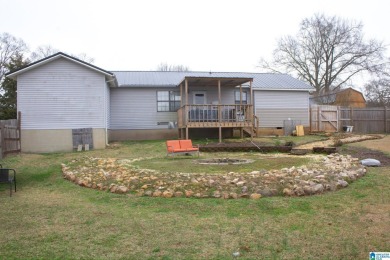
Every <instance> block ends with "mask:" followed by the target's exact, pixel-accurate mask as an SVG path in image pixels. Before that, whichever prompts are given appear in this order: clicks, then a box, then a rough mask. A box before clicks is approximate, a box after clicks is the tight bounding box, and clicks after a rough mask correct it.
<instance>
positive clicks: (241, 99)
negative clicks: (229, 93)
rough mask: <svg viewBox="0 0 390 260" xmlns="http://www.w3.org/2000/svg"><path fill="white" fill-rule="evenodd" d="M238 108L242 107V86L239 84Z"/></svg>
mask: <svg viewBox="0 0 390 260" xmlns="http://www.w3.org/2000/svg"><path fill="white" fill-rule="evenodd" d="M240 106H242V85H241V84H240Z"/></svg>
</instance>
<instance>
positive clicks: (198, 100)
mask: <svg viewBox="0 0 390 260" xmlns="http://www.w3.org/2000/svg"><path fill="white" fill-rule="evenodd" d="M193 104H194V105H204V104H206V91H194V92H193Z"/></svg>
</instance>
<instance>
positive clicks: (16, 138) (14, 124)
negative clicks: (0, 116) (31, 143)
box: [0, 114, 20, 158]
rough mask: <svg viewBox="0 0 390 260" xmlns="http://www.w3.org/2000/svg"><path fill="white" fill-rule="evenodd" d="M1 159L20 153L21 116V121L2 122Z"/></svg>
mask: <svg viewBox="0 0 390 260" xmlns="http://www.w3.org/2000/svg"><path fill="white" fill-rule="evenodd" d="M0 149H1V152H0V158H4V157H5V156H7V155H8V154H12V153H19V152H20V114H19V119H10V120H0Z"/></svg>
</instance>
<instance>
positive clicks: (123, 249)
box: [0, 141, 390, 259]
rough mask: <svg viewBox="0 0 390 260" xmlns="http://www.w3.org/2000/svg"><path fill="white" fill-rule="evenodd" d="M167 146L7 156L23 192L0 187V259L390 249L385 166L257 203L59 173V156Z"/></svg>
mask: <svg viewBox="0 0 390 260" xmlns="http://www.w3.org/2000/svg"><path fill="white" fill-rule="evenodd" d="M164 153H165V147H164V142H163V141H152V142H126V143H118V144H116V145H115V146H114V145H113V146H112V147H111V148H110V149H107V150H104V151H90V152H83V153H64V154H45V155H39V154H24V155H22V156H14V157H9V158H7V159H5V160H2V162H1V163H2V164H3V165H5V166H8V167H13V168H16V170H17V177H18V191H17V192H16V193H15V194H14V195H13V197H12V198H10V197H9V193H8V189H6V187H2V186H6V185H1V186H0V205H1V210H2V213H3V214H1V215H0V223H1V225H2V227H1V229H0V244H1V245H2V246H1V250H0V259H31V258H34V259H38V258H39V259H80V258H83V259H119V258H123V259H232V258H233V257H232V253H233V252H237V251H239V252H240V255H241V256H240V258H241V259H302V258H309V259H366V258H367V256H368V253H369V252H370V251H389V250H390V248H389V244H388V241H390V222H389V212H390V193H389V192H388V191H389V190H390V175H389V174H388V172H389V170H390V169H389V168H388V167H379V168H370V169H369V171H368V174H367V175H366V176H365V177H363V178H361V179H359V180H357V181H356V182H353V183H352V184H351V185H349V186H348V188H346V189H343V190H340V191H337V192H334V193H327V194H325V195H321V196H311V197H300V198H286V197H271V198H262V199H260V200H257V201H253V200H244V199H241V200H222V199H195V198H194V199H185V198H180V199H179V198H175V199H161V198H148V197H141V198H139V197H133V196H127V195H118V194H111V193H108V192H99V191H96V190H91V189H86V188H82V187H79V186H77V185H74V184H72V183H70V182H68V181H65V180H63V178H62V176H61V172H60V164H61V163H62V162H67V161H71V160H73V159H77V158H81V157H83V156H91V157H115V158H130V159H131V158H138V157H143V156H145V157H146V156H156V157H160V159H162V158H161V157H162V156H161V154H164ZM187 160H188V159H187ZM172 161H175V162H178V161H180V160H178V159H177V160H176V159H175V160H172ZM183 161H184V160H183Z"/></svg>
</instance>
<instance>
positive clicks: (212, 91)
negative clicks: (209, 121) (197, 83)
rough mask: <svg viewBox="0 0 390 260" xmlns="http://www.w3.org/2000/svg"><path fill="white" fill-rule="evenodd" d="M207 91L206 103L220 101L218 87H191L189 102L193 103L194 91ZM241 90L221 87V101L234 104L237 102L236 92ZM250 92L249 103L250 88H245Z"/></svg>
mask: <svg viewBox="0 0 390 260" xmlns="http://www.w3.org/2000/svg"><path fill="white" fill-rule="evenodd" d="M200 91H205V92H206V104H212V102H214V101H215V102H218V87H217V86H215V87H204V88H202V87H196V88H195V87H191V88H190V91H189V94H188V102H189V104H193V93H194V92H195V93H196V92H200ZM235 91H240V89H239V88H224V87H222V88H221V103H222V104H226V105H233V104H234V102H235V97H234V92H235ZM243 91H247V93H248V96H247V98H248V103H250V94H249V89H243Z"/></svg>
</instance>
